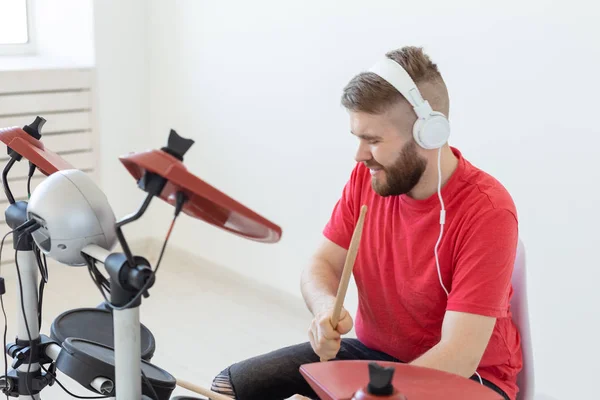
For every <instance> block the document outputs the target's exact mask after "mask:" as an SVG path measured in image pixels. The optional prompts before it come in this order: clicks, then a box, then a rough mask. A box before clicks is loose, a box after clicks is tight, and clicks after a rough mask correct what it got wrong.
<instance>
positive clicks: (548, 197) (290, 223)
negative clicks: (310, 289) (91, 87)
mask: <svg viewBox="0 0 600 400" xmlns="http://www.w3.org/2000/svg"><path fill="white" fill-rule="evenodd" d="M141 3H143V2H141V1H138V2H135V3H129V2H127V3H124V2H119V5H118V7H117V6H116V5H115V4H116V2H111V4H110V5H106V3H103V2H99V5H97V7H96V10H97V12H98V15H97V17H96V18H97V19H96V20H97V21H98V18H100V19H101V20H103V21H104V23H105V24H107V26H105V27H104V28H100V29H101V30H100V31H99V30H98V28H97V30H96V33H97V34H98V33H101V35H99V43H98V45H99V49H98V53H97V59H98V68H99V74H101V75H100V76H101V78H100V82H101V83H103V84H105V85H106V86H105V88H104V89H102V93H103V94H102V95H101V100H103V101H102V102H101V107H103V108H104V109H105V110H106V109H107V108H110V110H111V112H110V114H109V113H107V114H106V117H105V118H104V120H103V121H101V122H102V123H103V125H104V128H103V134H104V135H109V136H107V140H113V141H115V140H116V139H119V141H118V142H117V141H115V142H114V143H118V145H119V146H120V148H122V149H127V150H130V149H131V146H133V145H135V144H139V143H140V142H139V140H143V143H144V144H145V147H156V146H159V145H162V144H163V143H165V142H166V138H167V134H168V131H169V129H170V128H175V129H176V130H178V132H179V133H180V134H181V135H183V136H186V137H191V138H193V139H195V140H196V144H195V146H193V147H192V149H191V150H190V152H189V153H188V156H187V158H186V165H187V166H188V168H189V169H190V170H191V171H192V172H194V173H195V174H197V175H198V176H200V177H201V178H203V179H205V180H206V181H207V182H209V183H211V184H213V185H214V186H216V187H217V188H219V189H221V190H222V191H224V192H225V193H227V194H228V195H230V196H232V197H234V198H236V199H238V200H239V201H241V202H242V203H243V204H245V205H247V206H249V207H250V208H252V209H253V210H255V211H257V212H259V213H261V214H262V215H264V216H266V217H268V218H270V219H272V220H273V221H275V222H277V223H279V224H280V225H281V226H282V227H283V230H284V236H283V239H282V241H281V242H280V243H278V244H276V245H265V244H257V243H253V242H249V241H245V240H242V239H240V238H237V237H235V236H232V235H229V234H226V233H224V232H222V231H219V230H216V229H213V228H211V227H208V226H207V225H206V224H203V223H201V222H198V221H193V220H191V219H190V218H181V219H180V221H179V222H178V224H177V226H176V229H175V231H174V234H173V237H172V239H171V240H172V241H171V247H170V249H171V250H170V251H176V250H174V249H176V248H177V247H179V248H182V249H185V250H187V251H190V252H192V253H194V254H197V255H198V256H199V257H203V258H207V259H210V260H212V261H215V262H217V263H219V264H221V265H223V266H224V267H227V268H231V269H233V270H235V271H238V272H240V273H242V274H245V275H247V276H249V277H252V278H254V279H257V280H259V281H261V282H264V283H267V284H269V285H272V286H275V287H279V288H281V289H282V290H285V291H288V292H290V293H293V294H295V295H299V285H298V278H299V275H300V272H301V270H302V268H303V267H304V266H305V265H306V263H307V261H308V258H309V256H310V255H311V253H312V251H313V249H314V247H315V246H316V245H317V243H318V242H319V240H320V238H321V234H320V232H321V229H322V227H323V225H324V224H325V222H326V221H327V218H328V217H329V214H330V212H331V209H332V207H333V205H334V203H335V201H336V200H337V198H338V196H339V194H340V192H341V189H342V186H343V184H344V183H345V181H346V179H347V177H348V175H349V173H350V169H351V168H352V166H353V159H352V157H353V155H354V150H355V145H356V143H355V141H354V139H353V138H352V137H351V136H350V134H349V132H348V131H349V127H348V121H347V117H346V114H345V112H344V111H343V110H342V109H341V107H340V106H339V95H340V93H341V89H342V87H343V86H344V84H345V83H346V82H347V81H348V80H349V79H350V78H351V77H352V76H353V75H354V74H356V73H357V72H359V71H361V70H363V69H365V68H367V67H368V66H370V65H371V63H372V62H373V61H374V60H375V59H377V57H379V56H381V55H382V54H383V53H384V52H386V51H387V50H390V49H393V48H397V47H400V46H403V45H422V46H424V47H425V48H426V50H427V52H429V53H430V54H431V56H432V57H433V58H434V60H435V61H436V62H438V64H439V65H440V68H441V71H442V73H443V74H444V76H445V77H446V80H447V83H448V85H449V88H450V93H451V102H452V105H451V119H452V124H453V136H452V140H451V142H452V144H453V145H455V146H457V147H459V148H460V149H461V150H462V151H463V152H464V154H465V155H466V157H467V158H468V159H470V160H471V161H472V162H474V163H475V164H476V165H478V166H480V167H482V168H484V169H485V170H487V171H489V172H490V173H492V174H493V175H495V176H497V177H498V178H499V179H500V180H501V181H502V182H503V183H504V184H505V185H506V186H507V188H508V189H509V190H510V191H511V193H512V194H513V196H514V198H515V201H516V203H517V206H518V209H519V212H520V220H521V233H522V238H523V240H524V241H525V243H526V246H527V250H528V267H529V282H530V287H531V293H530V295H531V300H530V303H531V311H532V317H531V318H532V324H533V339H534V341H535V355H536V358H537V362H536V369H537V373H536V375H537V383H538V387H539V389H540V390H542V391H545V392H548V393H551V394H553V395H554V396H556V397H557V398H560V399H567V398H590V397H592V396H593V395H594V394H595V392H596V389H595V386H596V385H595V378H596V375H597V374H595V373H594V372H596V373H597V372H598V368H597V365H596V359H597V358H598V356H599V355H600V354H599V353H600V351H599V350H600V349H599V345H598V341H597V340H596V337H597V333H596V332H597V328H598V325H599V324H600V321H599V313H598V312H597V304H598V303H599V302H600V295H599V294H598V293H599V292H598V290H595V287H596V283H597V282H598V280H599V279H600V272H599V268H598V265H597V264H598V262H597V260H596V259H595V251H594V250H595V246H596V245H597V243H596V242H597V240H598V235H597V234H596V230H595V229H594V228H595V227H596V226H597V225H598V223H599V222H600V221H599V218H598V216H597V213H596V208H597V204H598V203H599V202H600V191H599V190H598V189H597V188H596V186H595V183H596V182H597V181H598V178H599V173H598V172H597V171H598V168H597V167H596V165H595V163H594V158H595V151H596V148H597V147H598V146H599V145H600V139H599V137H600V135H599V134H600V132H599V131H600V128H598V125H597V124H595V123H594V122H590V121H593V118H590V117H591V116H593V115H595V113H596V103H597V95H596V93H597V91H598V89H599V88H600V85H599V79H598V73H597V71H598V70H599V67H600V50H598V47H597V45H596V38H597V37H598V36H599V35H600V30H599V28H598V27H597V24H595V22H594V18H596V16H594V15H592V14H593V11H591V10H587V9H585V8H584V7H583V4H579V3H578V2H576V1H574V2H569V3H568V4H553V5H549V4H546V2H537V3H535V4H534V3H532V2H529V3H527V4H526V3H522V4H519V5H518V6H517V5H516V3H515V5H512V6H511V5H507V3H506V2H503V3H502V4H497V5H495V8H492V6H490V5H489V3H487V2H485V3H484V2H475V1H471V2H467V1H453V2H445V1H430V2H427V4H425V3H423V2H413V3H408V2H396V1H391V0H390V1H378V2H371V3H370V5H369V7H367V6H366V5H365V3H364V2H348V1H346V2H343V3H341V2H338V3H335V2H331V1H330V2H324V1H319V2H302V3H294V4H290V3H289V2H236V3H235V4H231V3H225V2H219V3H208V2H196V1H177V2H166V1H159V0H154V1H152V2H151V3H150V5H149V6H148V7H149V10H148V12H149V14H148V16H147V17H148V19H147V23H148V25H147V27H146V28H145V27H144V23H143V21H142V20H141V18H142V16H141V15H143V13H144V12H145V10H144V7H143V6H142V4H141ZM100 4H102V5H100ZM342 4H343V5H342ZM541 4H544V5H545V7H546V9H545V11H541V8H540V7H539V6H540V5H541ZM134 5H135V7H134ZM548 7H550V8H548ZM113 8H114V9H113ZM136 11H137V12H136ZM109 21H110V24H109ZM159 22H160V24H159ZM108 25H110V26H108ZM144 29H147V31H144ZM144 32H146V34H147V36H144ZM145 46H147V48H146V47H145ZM115 47H116V48H115ZM113 52H114V53H113ZM144 57H147V58H144ZM102 75H104V78H102ZM122 85H125V86H122ZM145 99H148V100H147V103H145V102H144V101H145ZM146 107H147V108H146ZM109 116H110V118H109ZM140 135H142V136H143V137H141V136H140ZM492 140H493V141H494V143H491V141H492ZM284 141H289V143H288V144H286V145H284ZM128 146H129V147H128ZM220 148H224V149H225V150H219V149H220ZM103 150H105V151H107V148H106V147H103ZM113 153H114V152H113ZM113 153H105V155H104V157H103V160H104V161H105V162H108V161H107V160H111V162H112V160H113V158H112V157H113V156H114V154H113ZM231 160H234V161H231ZM113 167H114V168H113ZM113 169H114V172H117V170H118V172H119V174H117V175H115V178H114V179H115V181H114V182H113V181H111V186H110V187H111V189H110V190H109V189H108V187H107V191H108V192H109V194H111V196H112V197H114V196H116V195H117V194H118V193H119V194H121V193H127V196H129V195H131V196H134V192H135V191H134V190H133V191H131V192H130V191H127V190H129V188H131V186H130V184H129V183H127V182H126V181H127V179H121V178H122V177H123V172H122V170H121V169H120V167H116V166H113V165H111V166H110V167H109V170H110V171H109V172H112V171H113ZM111 179H112V178H111ZM121 190H123V192H120V191H121ZM117 192H118V193H117ZM127 196H126V197H127ZM575 201H578V202H579V204H575ZM157 204H158V203H157ZM155 207H156V210H157V211H156V213H155V214H153V215H154V216H153V218H155V221H154V225H153V229H152V233H153V235H154V236H161V237H162V236H163V235H164V233H165V232H166V230H167V222H168V219H169V218H170V209H169V208H168V207H167V206H165V205H162V204H161V205H157V206H155ZM355 305H356V294H355V293H351V294H350V298H349V301H348V307H349V308H355ZM207 306H210V305H207Z"/></svg>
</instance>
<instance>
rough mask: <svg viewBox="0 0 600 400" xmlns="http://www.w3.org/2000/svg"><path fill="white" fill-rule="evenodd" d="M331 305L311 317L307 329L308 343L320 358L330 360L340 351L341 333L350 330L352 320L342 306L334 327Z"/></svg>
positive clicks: (343, 333)
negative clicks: (334, 327)
mask: <svg viewBox="0 0 600 400" xmlns="http://www.w3.org/2000/svg"><path fill="white" fill-rule="evenodd" d="M332 314H333V307H332V308H329V309H327V310H326V311H322V312H319V313H317V314H316V315H315V317H314V318H313V320H312V322H311V324H310V328H309V329H308V338H309V340H310V345H311V346H312V349H313V350H314V351H315V353H316V354H317V355H318V356H319V357H321V360H324V361H325V360H331V359H333V358H335V357H336V355H337V353H338V351H340V345H341V342H342V335H345V334H346V333H348V332H350V331H351V330H352V326H353V324H354V323H353V321H352V317H351V316H350V313H349V312H348V311H346V309H344V308H342V312H341V313H340V319H339V322H338V325H337V327H336V329H333V325H332V324H331V316H332Z"/></svg>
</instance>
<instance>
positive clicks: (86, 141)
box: [0, 69, 98, 264]
mask: <svg viewBox="0 0 600 400" xmlns="http://www.w3.org/2000/svg"><path fill="white" fill-rule="evenodd" d="M93 100H94V98H93V70H91V69H54V70H24V71H0V127H1V128H5V127H11V126H19V127H23V126H24V125H27V124H29V123H31V122H33V121H34V120H35V117H36V116H38V115H39V116H41V117H44V118H45V119H46V124H45V125H44V127H43V129H42V139H41V140H42V142H43V143H44V145H45V146H46V147H47V148H48V149H50V150H52V151H53V152H55V153H57V154H59V155H60V156H61V157H63V158H64V159H65V160H67V161H68V162H69V163H70V164H71V165H73V166H74V167H75V168H77V169H80V170H83V171H85V172H87V173H88V174H90V175H91V176H92V178H93V179H95V180H96V178H97V175H96V170H97V164H98V157H97V156H98V154H97V145H96V143H97V141H96V135H95V129H94V106H93ZM0 145H1V146H0V149H1V150H0V170H1V169H2V168H4V165H5V164H6V161H7V159H8V155H7V154H6V150H5V149H6V146H5V145H4V143H0ZM27 172H28V163H27V162H26V161H24V160H22V161H21V162H18V163H16V164H15V165H14V166H13V167H12V169H11V171H10V173H9V175H8V182H9V185H10V189H11V191H12V193H13V195H14V197H15V200H26V199H27ZM0 176H1V175H0ZM44 178H45V176H44V175H43V174H42V173H40V172H39V171H37V170H36V173H35V175H34V177H33V178H32V181H31V190H32V191H33V190H34V188H35V186H36V185H38V184H39V183H40V182H41V181H42V180H43V179H44ZM7 206H8V200H7V199H6V195H5V194H4V189H3V188H2V187H1V186H0V211H2V213H1V215H0V221H1V223H0V240H1V239H2V237H4V235H5V234H6V232H9V231H10V228H9V227H8V226H7V225H6V224H5V222H4V210H6V207H7ZM14 253H15V252H14V250H13V248H12V235H9V236H8V237H7V238H6V240H5V242H4V249H3V251H2V264H5V263H12V262H13V260H14Z"/></svg>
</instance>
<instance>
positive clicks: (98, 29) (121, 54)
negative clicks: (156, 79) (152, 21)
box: [94, 0, 151, 241]
mask: <svg viewBox="0 0 600 400" xmlns="http://www.w3.org/2000/svg"><path fill="white" fill-rule="evenodd" d="M145 10H146V2H145V0H137V1H126V2H123V1H117V0H110V1H109V0H102V1H96V2H94V22H95V26H94V29H95V38H96V40H95V59H96V64H95V66H96V85H97V87H96V96H97V99H96V101H97V123H98V132H99V139H100V163H101V176H100V179H101V182H102V189H103V190H104V192H105V194H106V195H107V197H108V200H109V201H110V203H111V205H112V207H113V210H114V212H115V214H116V216H117V218H118V219H119V218H121V217H123V216H125V215H127V214H130V213H132V212H134V211H136V209H137V207H138V205H139V204H140V203H141V202H142V200H143V198H144V192H142V191H141V190H140V189H138V188H137V183H136V181H135V180H134V178H133V177H132V176H131V175H130V174H129V173H128V172H127V170H126V169H125V167H124V166H123V165H122V163H121V162H120V161H119V156H120V155H122V154H126V153H128V152H132V151H141V150H145V149H146V146H147V144H146V143H147V138H148V135H149V133H148V126H149V125H148V121H149V115H148V101H147V97H148V93H149V86H150V80H149V78H148V73H149V69H148V68H147V65H148V64H147V57H148V51H147V25H148V24H147V14H146V12H145ZM149 225H151V220H150V219H149V217H148V216H146V218H143V219H141V220H139V221H137V222H136V223H134V224H132V225H128V226H126V227H125V228H124V231H125V235H126V237H127V238H128V239H130V240H132V241H133V240H135V239H139V238H141V237H145V236H147V232H148V231H147V227H148V226H149Z"/></svg>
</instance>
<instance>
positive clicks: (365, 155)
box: [354, 143, 373, 162]
mask: <svg viewBox="0 0 600 400" xmlns="http://www.w3.org/2000/svg"><path fill="white" fill-rule="evenodd" d="M371 158H373V157H372V155H371V151H370V150H369V147H368V146H367V145H366V144H364V143H360V144H359V145H358V149H357V150H356V154H355V156H354V159H355V160H356V162H365V161H369V160H370V159H371Z"/></svg>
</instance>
